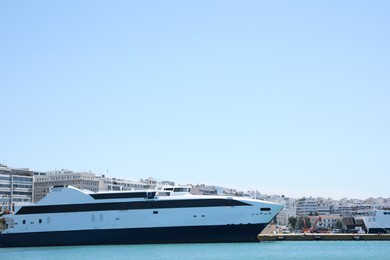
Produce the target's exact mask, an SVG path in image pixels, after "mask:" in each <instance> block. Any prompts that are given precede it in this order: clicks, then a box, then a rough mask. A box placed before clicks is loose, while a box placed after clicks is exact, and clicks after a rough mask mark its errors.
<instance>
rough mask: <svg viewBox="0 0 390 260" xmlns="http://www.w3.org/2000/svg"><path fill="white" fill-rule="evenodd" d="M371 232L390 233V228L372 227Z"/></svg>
mask: <svg viewBox="0 0 390 260" xmlns="http://www.w3.org/2000/svg"><path fill="white" fill-rule="evenodd" d="M368 233H370V234H378V233H379V234H386V233H390V228H370V230H369V231H368Z"/></svg>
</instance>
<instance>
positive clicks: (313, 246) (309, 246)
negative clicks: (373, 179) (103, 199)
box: [0, 241, 390, 260]
mask: <svg viewBox="0 0 390 260" xmlns="http://www.w3.org/2000/svg"><path fill="white" fill-rule="evenodd" d="M0 259H7V260H17V259H55V260H60V259H73V260H79V259H93V260H98V259H106V260H116V259H143V260H147V259H158V260H165V259H170V260H172V259H181V260H182V259H271V260H277V259H390V241H299V242H298V241H292V242H290V241H275V242H262V243H260V242H259V243H212V244H162V245H117V246H68V247H30V248H0Z"/></svg>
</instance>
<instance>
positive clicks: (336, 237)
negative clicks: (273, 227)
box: [257, 233, 390, 242]
mask: <svg viewBox="0 0 390 260" xmlns="http://www.w3.org/2000/svg"><path fill="white" fill-rule="evenodd" d="M257 239H258V240H259V241H260V242H265V241H319V240H324V241H390V234H355V233H343V234H327V233H297V234H259V235H258V237H257Z"/></svg>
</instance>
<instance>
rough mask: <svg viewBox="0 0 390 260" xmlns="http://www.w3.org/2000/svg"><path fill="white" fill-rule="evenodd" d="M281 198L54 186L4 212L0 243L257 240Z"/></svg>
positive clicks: (177, 189)
mask: <svg viewBox="0 0 390 260" xmlns="http://www.w3.org/2000/svg"><path fill="white" fill-rule="evenodd" d="M282 208H283V206H282V205H280V204H276V203H271V202H266V201H260V200H253V199H247V198H242V197H229V196H209V195H207V196H205V195H191V194H189V188H186V187H175V188H173V189H172V188H171V189H170V190H169V189H168V190H167V189H165V190H161V191H155V190H150V191H130V192H128V191H122V192H105V193H92V192H89V191H85V190H79V189H77V188H74V187H71V186H68V187H54V188H52V190H51V192H50V193H49V194H48V195H47V196H46V197H44V198H43V199H42V200H41V201H39V202H38V203H37V204H34V205H29V206H22V207H20V208H18V209H15V212H14V213H12V214H8V215H4V216H3V217H4V219H5V230H4V231H2V232H1V234H0V247H1V246H2V247H24V246H65V245H103V244H104V245H107V244H151V243H203V242H249V241H257V235H258V234H259V233H260V232H261V231H262V230H263V229H264V228H265V226H266V225H267V224H268V223H269V222H271V220H272V219H273V218H274V217H275V216H276V215H277V214H278V213H279V212H280V211H281V210H282Z"/></svg>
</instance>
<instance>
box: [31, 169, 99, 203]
mask: <svg viewBox="0 0 390 260" xmlns="http://www.w3.org/2000/svg"><path fill="white" fill-rule="evenodd" d="M66 185H71V186H74V187H76V188H78V189H82V190H84V189H85V190H90V191H93V192H97V191H99V188H100V186H101V185H100V180H99V179H97V178H96V176H95V174H93V173H89V172H73V171H70V170H65V169H63V170H60V171H52V172H47V174H46V175H44V176H35V181H34V202H38V201H40V200H41V199H42V198H43V197H45V196H46V194H47V193H49V191H50V189H51V188H52V187H54V186H66Z"/></svg>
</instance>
